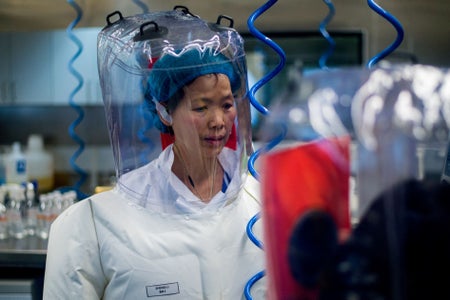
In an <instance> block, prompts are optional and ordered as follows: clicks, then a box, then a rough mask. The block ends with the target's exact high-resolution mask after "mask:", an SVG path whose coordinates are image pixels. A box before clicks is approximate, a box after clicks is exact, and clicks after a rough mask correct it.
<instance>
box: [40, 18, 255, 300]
mask: <svg viewBox="0 0 450 300" xmlns="http://www.w3.org/2000/svg"><path fill="white" fill-rule="evenodd" d="M151 17H152V19H154V17H155V16H151ZM139 18H142V16H139ZM127 21H130V20H127ZM131 21H133V19H132V20H131ZM158 22H160V24H159V25H160V26H162V25H166V26H168V28H169V35H168V36H166V40H170V33H171V32H172V31H171V27H176V25H180V26H181V25H182V28H185V29H186V30H190V32H191V33H192V32H193V33H194V34H195V33H197V32H201V33H202V35H201V36H202V38H203V39H204V40H205V42H204V43H203V42H199V40H196V39H192V40H194V41H196V42H195V43H196V45H198V44H199V43H200V44H201V47H193V46H192V45H193V44H192V43H190V42H189V43H188V46H187V47H184V48H181V49H178V50H176V51H172V49H169V50H167V51H161V53H160V55H158V59H157V60H156V62H155V60H152V61H151V62H150V63H149V64H148V69H147V70H146V72H144V73H143V74H145V76H146V79H145V81H146V87H145V105H146V106H148V107H149V108H150V109H149V111H151V112H152V116H151V117H150V119H152V120H153V121H154V123H155V125H156V126H155V127H156V128H158V129H159V130H160V131H161V133H162V135H163V137H164V141H166V142H163V145H162V146H163V147H165V148H164V150H163V151H162V152H161V153H160V154H159V156H158V157H157V158H155V159H154V160H152V161H151V162H149V163H145V164H143V165H139V164H138V167H136V168H134V169H132V170H130V168H129V167H128V166H129V165H130V163H128V162H129V161H133V162H135V161H136V159H134V160H132V159H128V158H130V156H131V155H130V153H135V152H138V150H139V149H138V147H133V145H132V144H128V149H126V147H125V145H124V143H122V144H121V145H119V146H118V145H114V141H116V142H117V137H118V136H120V137H124V136H125V135H120V134H118V133H117V131H120V130H123V128H124V127H126V126H125V125H130V124H129V123H127V124H125V123H126V121H124V122H123V123H121V124H120V125H121V126H117V124H116V123H117V122H114V120H113V119H114V118H116V116H117V115H120V116H122V115H123V112H124V111H125V110H122V111H121V113H120V114H114V109H111V110H110V111H108V109H110V107H112V106H113V105H109V104H111V103H113V102H114V101H111V102H110V103H109V104H108V103H107V101H108V97H117V94H120V90H118V93H117V94H116V93H109V92H105V91H104V93H103V95H104V101H105V107H106V109H107V112H112V113H111V114H110V115H109V128H110V131H111V137H112V138H111V140H112V141H113V148H114V150H115V151H114V153H115V156H116V162H117V164H116V165H117V166H119V168H118V169H119V170H118V172H117V173H118V177H119V179H118V183H117V186H116V187H115V188H114V189H113V190H110V191H107V192H104V193H100V194H96V195H94V196H92V197H90V198H88V199H85V200H83V201H81V202H79V203H77V204H75V205H73V206H72V207H71V208H69V209H68V210H66V211H65V212H64V213H63V214H62V215H60V217H59V218H58V219H57V220H56V221H55V222H54V224H53V225H52V228H51V233H50V239H49V247H48V256H47V265H46V276H45V284H44V298H46V299H100V298H102V299H147V298H149V297H151V298H152V299H158V297H161V299H243V297H244V287H245V284H246V283H247V281H248V280H249V279H250V278H251V277H252V276H253V275H255V274H256V273H257V272H259V271H261V270H262V269H263V268H264V261H263V255H264V254H263V252H262V251H261V250H260V249H259V248H257V247H256V246H255V245H253V244H252V242H251V241H250V240H249V239H248V237H247V235H246V232H245V230H246V226H247V223H248V221H249V220H250V218H251V217H252V216H253V215H255V214H256V213H257V212H258V211H259V208H260V205H259V202H258V201H257V198H258V197H257V195H258V188H257V185H256V184H255V181H254V179H253V178H250V177H249V176H247V174H246V172H243V170H245V161H244V160H245V154H246V153H247V151H248V148H249V145H248V140H249V139H250V137H249V136H243V135H244V134H248V133H249V130H248V129H247V128H248V127H247V126H248V124H245V122H246V121H248V120H249V116H248V114H249V113H248V101H247V99H244V98H243V97H242V96H243V95H245V93H246V91H245V89H246V80H245V73H246V72H245V63H244V64H243V65H242V59H243V57H242V56H240V57H239V61H240V62H241V65H240V66H239V67H238V68H236V63H235V61H236V60H235V58H236V57H234V56H231V59H230V56H229V52H227V51H228V50H229V46H230V45H226V47H224V48H225V49H226V50H227V51H217V49H218V48H217V47H210V45H211V42H210V41H211V39H205V35H204V32H205V31H208V30H209V31H211V28H210V27H211V26H210V25H209V24H208V23H206V22H204V21H202V20H200V19H198V18H196V17H190V16H186V15H184V13H180V12H169V13H167V14H165V15H164V17H163V18H162V19H161V20H160V21H158ZM164 22H166V23H164ZM129 23H130V22H127V23H126V24H127V26H129ZM116 25H117V26H118V27H120V26H119V25H120V24H116ZM196 26H198V27H199V28H201V30H199V29H198V28H197V29H196ZM107 30H113V31H114V28H107ZM230 30H231V29H230ZM122 31H123V30H122ZM122 31H120V32H122ZM114 32H117V31H114ZM173 32H176V34H177V36H179V35H180V28H179V27H178V28H176V29H174V30H173ZM232 34H236V33H235V32H234V31H233V32H232ZM124 35H125V36H130V35H129V34H128V33H127V34H124ZM108 36H110V35H109V33H108ZM111 36H114V38H115V39H116V38H117V35H114V34H111ZM212 36H213V37H212V39H215V36H216V32H215V31H214V32H212ZM124 44H126V43H124ZM101 45H104V44H102V36H100V39H99V47H101ZM139 45H141V44H139ZM146 45H147V46H148V44H146ZM216 45H217V44H216ZM240 46H241V45H240ZM136 47H138V46H136ZM153 49H154V48H153ZM153 49H152V50H153ZM164 49H167V47H166V48H164ZM147 50H148V48H147ZM99 51H100V52H101V50H100V48H99ZM147 52H148V51H147ZM120 53H123V51H121V52H120ZM227 55H228V56H227ZM116 58H117V56H115V59H116ZM102 66H103V65H102V62H100V64H99V69H100V76H101V77H102V76H104V77H102V78H101V79H102V87H104V88H105V87H107V86H109V85H108V84H105V82H107V81H108V78H113V77H114V76H106V75H105V74H103V73H102ZM120 66H121V70H124V68H123V64H121V65H120ZM135 73H136V72H135ZM135 73H133V74H135ZM102 74H103V75H102ZM130 74H131V72H130ZM243 74H244V75H243ZM114 78H115V77H114ZM130 82H135V81H134V80H131V81H130ZM121 89H123V86H122V87H121ZM105 99H106V100H105ZM111 99H112V100H115V99H113V98H111ZM119 102H120V103H121V104H120V105H122V103H123V99H122V98H121V99H120V101H117V102H114V103H115V105H116V104H117V103H119ZM120 105H119V104H117V105H116V107H119V106H120ZM120 107H122V106H120ZM147 118H148V117H147ZM125 119H126V120H127V121H128V120H129V119H127V118H124V120H125ZM115 121H117V120H115ZM122 125H123V126H122ZM130 127H133V126H130ZM115 139H116V140H115ZM118 140H119V142H120V139H118ZM129 140H130V139H129V136H128V140H127V141H129ZM167 141H168V142H167ZM125 150H128V151H125ZM120 155H122V156H120ZM126 155H128V156H127V157H126V158H127V159H125V158H124V156H126ZM136 157H137V155H136ZM136 157H134V158H136ZM124 161H127V162H126V163H125V162H124ZM242 162H244V164H243V165H242V164H241V163H242ZM125 165H126V166H127V167H123V166H125ZM121 166H122V167H121ZM247 177H248V178H247ZM252 295H253V297H254V299H262V298H264V287H263V284H262V283H261V282H259V283H258V284H257V285H256V286H255V287H254V288H253V289H252Z"/></svg>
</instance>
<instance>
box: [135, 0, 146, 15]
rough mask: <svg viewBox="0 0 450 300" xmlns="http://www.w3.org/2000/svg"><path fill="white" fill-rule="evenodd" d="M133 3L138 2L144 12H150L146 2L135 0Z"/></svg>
mask: <svg viewBox="0 0 450 300" xmlns="http://www.w3.org/2000/svg"><path fill="white" fill-rule="evenodd" d="M133 3H134V4H136V5H137V6H139V7H140V8H141V9H142V12H143V13H147V12H148V6H147V4H145V3H144V2H142V1H139V0H133Z"/></svg>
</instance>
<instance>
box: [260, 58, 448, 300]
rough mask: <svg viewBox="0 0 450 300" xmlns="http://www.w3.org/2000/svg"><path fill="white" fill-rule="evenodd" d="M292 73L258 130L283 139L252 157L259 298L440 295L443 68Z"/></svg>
mask: <svg viewBox="0 0 450 300" xmlns="http://www.w3.org/2000/svg"><path fill="white" fill-rule="evenodd" d="M293 75H295V76H292V77H291V84H290V85H289V86H290V88H289V89H287V90H286V91H285V93H284V94H283V95H281V97H280V99H279V101H277V105H275V106H274V107H273V108H271V116H270V117H269V118H267V119H266V122H265V124H264V125H263V126H262V129H261V132H260V136H261V139H262V140H264V141H266V142H270V141H272V140H273V139H274V138H279V137H280V135H281V136H282V137H283V143H282V144H281V145H280V146H278V147H277V148H275V149H273V150H272V151H269V152H267V153H266V154H264V155H263V157H262V162H261V168H262V170H261V174H262V178H261V182H262V196H263V198H262V201H263V217H265V219H264V220H265V238H266V240H265V250H266V252H267V257H268V267H267V270H268V272H267V273H268V278H269V285H270V287H269V289H268V290H270V291H271V293H272V295H271V296H272V297H270V298H271V299H278V298H280V297H291V298H302V296H304V297H306V296H305V295H310V294H309V293H311V291H314V292H315V293H319V294H320V299H344V298H346V297H347V296H345V295H349V294H350V293H352V294H354V295H355V297H357V298H360V299H375V298H377V299H390V298H395V296H394V295H403V296H404V297H400V298H404V299H410V298H411V296H413V295H414V296H417V299H421V298H427V297H428V296H429V295H428V294H427V293H429V292H430V290H433V293H434V294H433V295H436V297H438V298H439V296H438V295H439V294H438V293H442V292H444V293H446V295H448V291H446V290H445V286H446V284H445V283H443V282H442V280H441V279H440V276H439V275H437V276H432V275H431V274H436V273H435V272H434V271H433V272H430V270H432V269H433V268H436V269H439V268H441V266H448V265H449V264H450V260H449V259H448V254H444V253H448V251H449V250H450V247H449V246H448V245H450V239H449V231H450V229H449V228H450V227H449V226H448V224H449V223H448V219H449V216H450V210H449V206H448V199H450V198H449V197H450V190H449V186H448V182H449V181H448V178H449V177H448V176H446V175H445V169H447V170H448V165H449V162H448V159H449V156H448V155H449V154H448V151H449V142H450V136H449V130H450V71H449V70H448V69H441V68H437V67H432V66H424V65H404V66H392V67H377V68H374V69H339V70H328V71H319V72H316V73H310V74H308V75H304V74H301V72H299V71H296V70H293ZM443 170H444V171H443ZM445 179H446V180H447V183H445ZM431 236H433V238H429V237H431ZM444 245H445V246H444ZM436 248H442V249H445V250H443V251H442V252H440V253H441V254H442V255H441V254H436V256H433V255H432V256H433V258H431V257H430V256H429V255H427V253H431V252H429V251H434V250H431V249H436ZM424 259H428V261H427V263H426V266H425V265H422V264H420V263H419V264H418V261H424ZM442 268H443V267H442ZM356 278H358V279H357V280H356V281H355V280H354V279H356ZM364 278H370V280H368V281H365V280H364ZM430 278H431V279H430ZM414 282H416V283H417V282H421V284H419V285H417V284H414ZM422 283H423V284H422ZM434 291H436V292H434ZM418 295H420V296H418ZM341 296H342V297H341ZM413 298H414V297H413Z"/></svg>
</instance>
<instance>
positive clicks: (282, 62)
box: [244, 0, 286, 300]
mask: <svg viewBox="0 0 450 300" xmlns="http://www.w3.org/2000/svg"><path fill="white" fill-rule="evenodd" d="M276 2H277V0H269V1H267V2H266V3H265V4H263V5H262V6H261V7H259V8H258V9H256V10H255V11H254V12H253V13H252V14H251V15H250V17H249V18H248V20H247V25H248V28H249V30H250V32H251V34H252V35H253V36H255V37H256V38H258V39H259V40H261V41H262V42H263V43H265V44H266V45H268V46H270V47H271V48H272V49H273V50H275V52H276V53H277V54H278V55H279V57H280V61H279V63H278V65H277V66H276V67H275V69H273V70H272V71H270V72H269V73H268V74H266V75H265V76H264V77H263V78H261V79H260V80H259V81H257V82H256V83H255V84H254V85H253V86H252V87H250V90H249V99H250V103H251V104H252V105H253V107H255V109H256V110H257V111H258V112H260V113H261V114H263V115H265V116H267V115H269V110H268V109H267V108H266V107H264V106H263V105H261V104H260V103H259V102H258V101H257V100H256V98H255V94H256V92H257V91H258V90H259V89H260V88H261V87H262V86H264V85H265V84H266V83H267V82H269V81H270V80H271V79H272V78H273V77H275V76H276V75H277V74H278V73H279V72H281V70H282V69H283V67H284V65H285V63H286V55H285V53H284V51H283V49H282V48H281V47H279V46H278V45H277V44H276V43H275V42H273V41H272V40H271V39H270V38H268V37H267V36H265V35H263V34H262V33H261V32H260V31H259V30H257V29H256V27H255V25H254V23H255V20H256V19H257V18H258V17H259V16H261V15H262V14H263V13H264V12H265V11H267V10H268V9H269V8H270V7H272V6H273V5H274V4H275V3H276ZM284 136H285V132H283V133H282V134H280V135H279V136H278V137H276V138H275V139H273V140H272V141H270V142H269V143H268V144H267V146H265V147H263V148H261V149H258V150H256V151H255V152H254V153H253V154H252V155H251V156H250V158H249V161H248V170H249V172H250V174H251V175H252V176H253V177H255V178H256V179H257V180H259V174H258V172H257V171H256V170H255V162H256V159H257V158H258V157H259V156H260V154H261V153H262V151H269V150H270V149H272V148H273V147H275V146H276V145H277V144H278V143H279V142H280V141H281V140H282V139H283V138H284ZM259 218H260V213H258V214H256V215H255V216H254V217H253V218H251V219H250V221H249V222H248V224H247V235H248V237H249V239H250V240H251V241H252V242H253V243H254V244H255V245H256V246H257V247H259V248H260V249H262V248H263V244H262V242H261V241H260V240H258V239H257V238H256V237H255V235H254V234H253V230H252V228H253V225H254V224H255V223H256V222H257V221H258V220H259ZM264 275H265V271H264V270H263V271H260V272H258V273H257V274H255V275H254V276H253V277H252V278H250V280H249V281H248V282H247V284H246V285H245V290H244V295H245V298H246V299H247V300H250V299H253V298H252V296H251V288H252V286H253V285H254V284H255V282H257V281H258V280H260V279H261V278H262V277H264Z"/></svg>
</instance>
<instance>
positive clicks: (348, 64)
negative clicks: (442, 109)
mask: <svg viewBox="0 0 450 300" xmlns="http://www.w3.org/2000/svg"><path fill="white" fill-rule="evenodd" d="M269 2H270V1H269ZM272 2H273V3H272V4H273V5H272V6H271V7H270V8H268V9H267V10H266V11H264V12H263V13H262V14H261V15H260V16H258V18H257V19H255V20H254V23H253V24H252V25H253V26H255V27H256V28H257V29H258V30H259V31H260V32H261V33H263V34H264V35H265V36H267V37H268V38H270V39H271V40H272V41H273V42H275V43H276V44H277V45H278V46H279V47H281V49H283V51H284V53H285V64H284V65H283V67H282V68H281V69H280V70H279V72H278V73H277V74H274V75H275V76H274V77H273V78H271V79H270V80H269V81H268V82H267V83H266V84H264V85H263V86H262V87H261V88H260V89H259V90H258V91H257V93H256V96H257V99H258V101H259V102H260V103H261V104H262V105H264V107H265V108H267V109H269V110H270V109H271V108H277V109H278V108H279V105H277V104H279V103H282V102H283V99H287V98H289V96H292V93H294V92H295V90H296V89H295V87H292V85H300V83H299V81H296V80H300V79H299V78H295V75H296V74H297V75H298V76H300V78H301V77H302V76H303V75H304V74H313V73H314V72H315V71H317V70H320V69H324V68H330V69H333V70H338V71H339V69H340V68H345V69H347V68H354V70H367V69H368V64H370V62H371V59H373V58H374V57H376V56H377V55H378V54H379V53H380V52H382V51H383V50H384V49H386V48H387V47H389V45H391V44H392V43H393V41H395V40H396V38H398V30H396V28H394V26H393V25H392V24H391V23H390V22H388V20H386V18H383V17H382V16H381V15H380V14H378V13H377V12H375V11H374V10H373V9H372V8H371V7H370V6H369V5H368V2H369V1H367V2H366V1H362V0H352V1H349V0H336V1H321V0H301V1H299V0H280V1H272ZM376 3H377V4H378V5H379V7H382V8H383V9H384V10H385V11H387V12H389V13H390V14H391V15H392V16H395V19H396V20H397V21H398V22H399V23H400V24H401V26H402V29H403V37H402V39H401V41H400V43H399V44H398V45H396V47H395V49H391V50H392V51H391V52H390V53H389V55H387V56H385V57H383V58H382V59H381V60H380V61H379V62H378V61H377V64H379V65H380V66H386V67H389V66H391V65H402V66H415V65H427V66H430V67H432V68H436V70H437V69H439V70H440V69H443V70H446V69H447V68H449V67H450V55H449V53H450V38H449V37H450V26H449V25H450V24H449V22H450V21H449V17H448V16H449V15H450V2H449V1H448V0H426V1H425V0H392V1H386V0H380V1H377V2H376ZM264 4H265V1H257V0H248V1H242V0H211V1H193V0H190V1H186V0H178V1H172V0H164V1H160V0H152V1H150V0H147V1H131V0H129V1H128V0H121V1H118V0H116V1H113V0H83V1H50V0H42V1H16V0H2V1H0V157H1V160H0V161H1V162H2V163H1V164H0V201H1V203H0V273H1V275H0V299H12V298H11V297H13V296H14V297H22V298H17V299H40V297H41V295H42V282H43V274H44V268H45V255H46V243H47V240H48V230H49V226H50V225H51V223H52V221H53V220H54V219H55V218H56V217H57V215H58V214H59V213H61V212H62V211H63V210H64V209H65V208H66V207H68V206H70V205H71V204H73V203H75V202H77V201H80V200H81V199H82V198H84V197H86V196H88V195H91V194H94V193H97V192H101V191H102V190H105V189H109V188H111V187H113V186H114V184H115V179H116V178H115V168H114V159H113V155H112V150H111V146H110V140H109V133H108V129H107V125H106V119H105V111H104V108H103V102H102V94H101V92H102V90H101V87H100V83H99V76H98V69H97V37H98V34H99V32H100V31H101V30H102V28H103V27H104V26H106V24H107V16H108V15H110V14H111V13H113V12H117V11H120V12H121V14H123V15H124V16H131V15H134V14H138V13H142V12H145V11H160V10H162V11H164V10H171V9H173V8H174V7H175V6H177V5H181V6H185V7H188V8H189V10H190V11H191V12H192V13H194V14H196V15H199V16H201V17H202V18H203V19H208V20H211V22H216V20H217V17H218V16H219V15H224V16H230V17H231V18H232V20H233V27H234V28H235V29H236V30H237V31H238V32H239V33H240V34H241V35H242V36H243V38H244V41H245V50H246V56H247V67H248V79H249V86H253V85H254V84H255V83H256V82H258V80H260V79H261V78H264V76H266V75H267V74H268V73H269V72H270V71H271V70H274V69H275V68H276V67H277V65H278V64H279V61H280V55H279V54H277V53H276V51H274V49H272V48H271V47H269V46H268V45H267V44H266V43H264V42H263V41H261V40H260V39H258V37H257V36H255V34H254V33H252V32H251V30H250V28H249V23H248V21H249V18H250V16H251V15H252V14H254V12H255V11H256V10H258V9H259V8H260V7H261V6H262V5H264ZM330 5H332V7H333V10H334V13H333V14H332V15H331V14H330V7H331V6H330ZM327 16H328V17H329V19H328V20H327V19H326V18H327ZM325 21H327V23H326V24H325V23H324V22H325ZM324 30H325V32H324ZM325 33H327V34H328V35H329V37H331V38H332V39H333V41H334V43H335V45H334V48H333V49H332V52H330V53H329V56H328V57H327V60H326V62H324V61H323V60H321V59H323V58H324V54H325V53H327V50H330V49H331V48H330V44H329V40H327V37H326V34H325ZM299 70H300V71H299ZM433 70H435V69H433ZM361 72H363V71H361ZM443 72H447V77H448V71H443ZM352 74H353V75H350V76H349V77H348V78H350V79H349V80H350V81H352V80H353V82H357V81H358V80H360V78H361V77H358V76H359V75H358V76H357V75H355V74H354V73H352ZM358 74H359V73H358ZM433 74H434V73H433ZM366 75H367V74H365V75H364V74H363V75H361V76H362V77H364V76H366ZM351 76H356V77H355V78H353V77H351ZM367 76H369V75H367ZM344 77H345V74H344ZM316 80H317V81H315V79H314V77H313V80H312V81H313V83H311V84H312V85H313V84H317V86H320V84H319V83H317V82H319V81H320V78H316ZM443 85H444V84H442V86H443ZM293 91H294V92H293ZM289 93H291V95H289ZM283 97H284V98H283ZM302 97H303V96H302ZM446 97H448V88H447V94H446ZM282 98H283V99H282ZM449 101H450V100H449V99H447V103H448V102H449ZM280 114H281V115H283V108H282V109H281V113H280ZM448 114H449V112H448V111H447V115H448ZM444 118H445V117H444ZM447 118H450V117H447ZM446 120H447V124H449V123H450V121H448V120H449V119H446ZM275 123H276V122H275ZM344 123H345V122H344ZM251 124H252V129H253V142H254V145H255V149H258V148H259V147H263V146H264V144H265V143H267V142H269V143H270V140H271V139H272V137H271V136H270V133H269V134H267V132H268V131H270V130H268V129H267V128H274V126H271V124H272V123H270V121H269V122H268V121H267V116H266V115H264V113H261V112H260V111H258V109H257V108H254V107H252V120H251ZM272 125H273V124H272ZM355 126H356V125H355ZM447 126H448V125H447ZM444 127H445V126H444ZM352 130H353V129H352ZM445 130H447V131H445ZM445 130H444V131H445V132H446V134H447V136H446V138H445V139H446V141H448V127H447V128H445ZM301 136H302V137H304V135H303V134H302V135H301ZM392 138H393V139H394V138H395V136H394V137H392ZM288 139H290V140H295V139H300V138H299V135H295V134H294V135H289V134H288V136H287V139H286V140H288ZM308 140H310V139H308ZM433 143H434V140H431V141H430V142H429V144H433ZM281 144H283V143H281ZM286 144H289V142H286ZM442 144H443V145H442V147H441V146H439V147H436V148H433V147H430V148H427V147H425V148H420V149H419V150H417V151H416V149H415V148H414V151H416V152H415V154H414V155H416V156H417V155H418V156H419V158H420V159H419V161H418V163H417V166H415V171H417V170H416V169H418V170H419V171H418V172H419V175H418V176H419V177H420V178H421V179H423V178H425V177H426V178H430V179H433V180H434V179H436V180H437V181H439V180H442V178H444V177H445V176H444V175H445V174H444V173H445V164H446V159H448V157H447V156H448V155H449V154H448V151H449V149H448V148H447V144H448V143H442ZM405 145H406V146H405ZM407 145H410V144H409V141H407V142H405V143H402V144H401V145H400V146H402V147H407ZM414 145H415V144H414ZM433 145H434V144H433ZM350 148H351V149H350V150H353V152H351V153H352V155H354V154H355V152H356V150H354V148H352V147H350ZM405 151H406V152H407V151H408V149H406V150H405ZM359 154H360V155H361V156H363V155H370V153H366V152H364V153H362V152H360V153H359ZM383 155H387V154H386V153H384V154H383ZM382 157H383V156H382ZM404 158H405V157H402V155H400V156H398V155H397V156H395V157H394V159H398V160H401V159H404ZM408 159H409V156H408ZM351 160H352V157H351V158H350V161H351ZM17 161H23V162H24V163H23V165H20V164H19V165H17ZM274 161H275V157H274ZM394 161H395V160H394ZM380 163H381V162H380ZM408 163H409V162H407V163H405V164H408ZM12 164H15V165H14V166H15V167H11V165H12ZM274 164H275V162H274ZM281 164H282V161H281V160H280V162H279V165H281ZM381 164H382V163H381ZM268 165H270V164H268ZM275 165H276V164H275ZM18 166H21V167H22V170H21V168H20V167H18ZM383 166H386V164H383ZM372 167H373V166H372ZM11 168H12V169H14V170H13V171H12V169H11ZM373 168H376V167H373ZM400 168H403V169H404V167H403V165H402V164H400ZM447 168H450V163H449V165H448V166H447ZM355 169H357V166H355V165H354V162H353V164H352V165H351V167H350V175H355V174H354V172H355ZM361 170H362V169H361ZM415 171H414V172H415ZM408 172H409V171H408ZM447 172H448V174H447V176H448V177H446V180H450V170H447ZM369 173H370V172H369ZM376 174H378V175H379V174H380V173H376ZM376 174H375V175H376ZM261 175H262V177H263V180H271V179H270V178H268V177H267V178H264V174H261ZM344 175H346V174H344ZM347 175H348V174H347ZM367 176H369V177H370V176H373V174H372V173H370V174H369V175H367ZM400 176H401V175H400ZM350 177H352V176H350ZM274 180H275V179H274ZM374 181H376V180H374ZM370 182H371V181H370V180H364V181H361V186H360V187H359V188H360V189H361V188H364V187H366V188H367V189H366V191H370V186H369V185H370ZM24 183H25V184H24ZM13 184H20V187H17V186H15V185H13ZM318 184H319V183H318ZM355 189H356V188H355V187H354V184H350V192H349V193H350V200H349V201H350V203H349V204H348V205H347V206H345V205H344V207H346V208H347V209H348V210H351V217H353V219H351V220H350V222H353V223H352V224H356V222H357V221H358V220H357V219H358V217H361V216H362V214H363V210H365V209H367V207H363V206H361V204H359V206H358V203H353V202H352V199H353V198H352V195H353V196H354V197H355V198H356V196H355V195H354V194H357V193H358V192H361V190H359V191H356V190H355ZM263 192H264V193H266V192H267V193H269V192H270V191H263ZM361 193H362V194H364V193H365V191H362V192H361ZM374 193H375V192H374ZM366 194H367V195H365V196H366V197H372V196H373V194H370V192H366ZM369 194H370V195H369ZM353 200H354V199H353ZM354 201H356V202H357V200H354ZM25 210H26V213H25V212H24V211H25ZM31 215H32V216H33V220H31V221H30V218H31V217H30V216H31ZM343 223H345V222H344V221H343ZM341 225H342V224H341ZM342 226H344V227H345V226H348V224H347V225H345V224H344V225H342ZM280 230H281V229H280ZM275 242H276V241H274V243H275ZM268 250H269V251H273V249H271V248H270V247H269V249H268ZM273 284H274V285H276V284H278V283H276V282H275V283H273ZM287 288H290V287H287ZM8 297H9V298H8ZM14 299H16V298H14ZM279 299H282V298H279Z"/></svg>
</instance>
